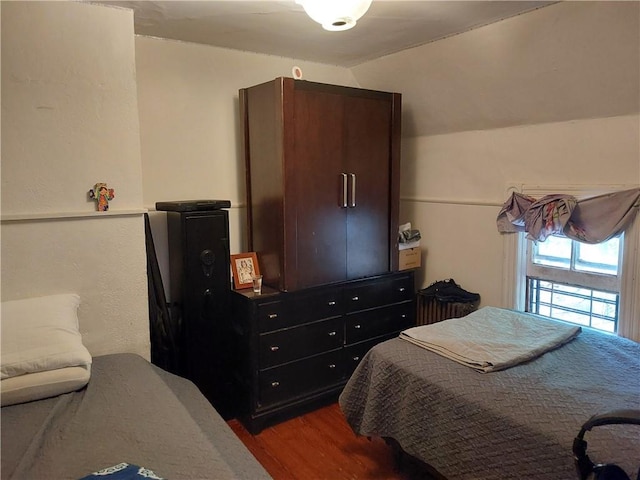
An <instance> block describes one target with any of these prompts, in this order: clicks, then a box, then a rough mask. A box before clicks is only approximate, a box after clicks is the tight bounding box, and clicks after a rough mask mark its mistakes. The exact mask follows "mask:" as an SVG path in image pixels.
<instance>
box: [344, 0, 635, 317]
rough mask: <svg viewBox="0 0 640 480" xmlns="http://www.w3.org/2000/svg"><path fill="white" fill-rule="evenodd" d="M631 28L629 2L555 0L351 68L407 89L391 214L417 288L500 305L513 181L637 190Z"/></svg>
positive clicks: (369, 82)
mask: <svg viewBox="0 0 640 480" xmlns="http://www.w3.org/2000/svg"><path fill="white" fill-rule="evenodd" d="M639 24H640V3H638V2H561V3H558V4H554V5H551V6H549V7H545V8H542V9H539V10H537V11H534V12H531V13H527V14H525V15H521V16H518V17H514V18H510V19H507V20H504V21H502V22H499V23H495V24H491V25H488V26H485V27H482V28H479V29H476V30H472V31H470V32H467V33H464V34H461V35H457V36H454V37H450V38H447V39H444V40H440V41H437V42H434V43H431V44H428V45H424V46H421V47H417V48H414V49H411V50H408V51H404V52H400V53H397V54H394V55H389V56H387V57H384V58H382V59H379V60H376V61H372V62H368V63H366V64H363V65H360V66H358V67H355V68H353V69H352V71H353V73H354V76H355V77H356V79H357V81H358V83H359V84H361V85H362V86H364V87H367V88H377V89H383V90H384V89H394V90H396V91H400V92H402V94H403V109H404V115H403V132H404V140H403V145H402V147H403V150H402V188H401V196H402V199H403V201H402V203H401V217H400V222H401V223H402V222H406V221H411V222H412V224H413V225H414V227H416V228H418V229H420V230H421V232H422V234H423V241H422V247H423V268H422V272H421V275H420V277H421V278H420V281H421V283H422V285H424V286H426V285H428V284H430V283H432V282H434V281H436V280H442V279H446V278H454V279H455V280H456V281H457V282H458V283H460V284H461V285H462V286H463V287H464V288H466V289H467V290H471V291H474V292H479V293H480V294H481V296H482V301H483V304H488V305H496V306H502V304H503V298H502V292H503V289H504V288H505V286H504V285H503V284H502V269H503V260H504V258H503V257H504V256H503V237H501V236H500V235H499V234H498V233H497V230H496V226H495V219H496V216H497V214H498V211H499V209H500V205H501V204H502V202H503V201H504V200H506V191H505V189H506V187H507V185H508V184H509V183H511V182H518V183H524V184H543V185H571V184H578V185H589V184H625V185H640V117H639V116H638V112H639V110H640V78H639V77H640V41H639V40H640V26H639ZM397 72H403V75H398V73H397Z"/></svg>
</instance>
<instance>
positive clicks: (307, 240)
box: [285, 89, 347, 289]
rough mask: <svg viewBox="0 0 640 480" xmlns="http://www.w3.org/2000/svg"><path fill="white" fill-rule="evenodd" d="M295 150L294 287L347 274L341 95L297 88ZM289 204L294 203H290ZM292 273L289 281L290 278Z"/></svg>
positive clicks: (341, 277)
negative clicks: (295, 277) (295, 264)
mask: <svg viewBox="0 0 640 480" xmlns="http://www.w3.org/2000/svg"><path fill="white" fill-rule="evenodd" d="M294 105H295V106H294V121H293V128H294V154H293V155H292V156H291V157H290V158H289V160H290V161H291V164H292V167H293V168H292V169H291V170H290V171H289V172H288V175H289V174H290V176H289V177H288V178H293V179H294V180H293V182H294V185H295V187H294V188H295V189H296V190H295V192H296V194H295V198H293V199H291V198H289V199H285V202H295V203H294V204H293V205H295V209H296V230H295V231H296V238H295V245H296V256H297V268H296V271H295V272H287V273H293V275H294V276H297V285H296V288H298V289H299V288H305V287H310V286H315V285H323V284H326V283H332V282H337V281H341V280H344V279H345V278H346V254H347V253H346V236H347V235H346V212H347V208H346V200H347V199H346V192H345V188H346V186H347V184H346V180H347V175H346V173H347V172H346V171H345V170H344V150H343V148H344V140H343V125H344V115H345V109H344V97H343V96H341V95H337V94H335V93H330V92H325V91H316V90H309V89H296V91H295V100H294ZM289 205H292V204H289ZM290 279H291V275H290V278H289V279H288V283H290Z"/></svg>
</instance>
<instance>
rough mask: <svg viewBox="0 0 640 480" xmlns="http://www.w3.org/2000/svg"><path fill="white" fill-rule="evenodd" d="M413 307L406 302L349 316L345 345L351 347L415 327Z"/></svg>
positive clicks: (411, 303)
mask: <svg viewBox="0 0 640 480" xmlns="http://www.w3.org/2000/svg"><path fill="white" fill-rule="evenodd" d="M413 306H414V304H413V302H405V303H399V304H394V305H389V306H387V307H381V308H376V309H373V310H367V311H364V312H358V313H353V314H350V315H347V319H346V324H345V343H346V344H347V345H350V344H353V343H357V342H361V341H364V340H368V339H370V338H374V337H379V336H382V335H386V334H389V333H392V332H398V331H400V330H404V329H405V328H409V327H411V326H413V324H414V323H415V320H414V318H415V317H414V314H415V312H414V307H413Z"/></svg>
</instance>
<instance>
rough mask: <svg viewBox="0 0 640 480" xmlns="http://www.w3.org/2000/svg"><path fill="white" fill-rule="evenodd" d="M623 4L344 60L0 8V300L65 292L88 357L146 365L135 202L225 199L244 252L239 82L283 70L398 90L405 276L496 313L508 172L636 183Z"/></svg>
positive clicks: (101, 15)
mask: <svg viewBox="0 0 640 480" xmlns="http://www.w3.org/2000/svg"><path fill="white" fill-rule="evenodd" d="M637 8H638V4H637V2H624V3H622V4H608V2H585V3H583V2H563V3H559V4H556V5H551V6H548V7H545V8H542V9H540V10H537V11H535V12H531V13H529V14H526V15H522V16H519V17H515V18H511V19H507V20H505V21H503V22H499V23H496V24H492V25H488V26H486V27H483V28H480V29H476V30H472V31H469V32H467V33H464V34H461V35H457V36H455V37H451V38H448V39H444V40H441V41H438V42H434V43H432V44H428V45H424V46H422V47H417V48H415V49H412V50H410V51H406V52H400V53H398V54H394V55H390V56H388V57H385V58H382V59H378V60H374V61H371V62H368V63H366V64H363V65H359V66H356V67H353V68H351V69H347V68H340V67H334V66H329V65H321V64H316V63H310V62H305V61H303V60H301V59H287V58H279V57H271V56H266V55H260V54H252V53H247V52H238V51H233V50H228V49H220V48H214V47H206V46H201V45H195V44H189V43H182V42H175V41H169V40H162V39H158V38H149V37H136V36H135V35H134V33H133V25H132V19H131V15H130V14H129V13H127V12H126V11H123V10H119V9H113V8H107V7H103V6H96V5H84V4H77V3H72V2H64V3H58V2H56V3H51V4H49V3H46V2H45V3H31V2H25V3H14V2H10V3H7V2H3V4H2V11H1V13H2V45H3V47H2V66H3V69H2V72H3V78H2V80H3V82H2V84H3V90H2V92H3V99H2V108H3V110H2V120H3V121H2V134H3V137H4V146H3V157H4V158H3V160H4V161H3V162H2V216H3V224H2V298H3V300H10V299H15V298H24V297H28V296H30V295H33V294H38V295H46V294H54V293H61V292H66V291H73V292H76V293H78V294H79V295H80V296H81V298H82V305H81V307H80V311H79V315H80V318H81V330H82V334H83V339H84V340H85V342H86V344H87V346H88V348H89V350H90V351H91V352H92V354H94V355H99V354H103V353H110V352H134V353H139V354H141V355H143V356H145V357H147V358H148V356H149V338H148V326H147V321H146V318H147V317H146V315H147V299H146V275H145V273H146V270H145V256H144V232H143V231H142V228H141V225H142V220H141V213H142V212H143V211H144V209H149V210H153V205H154V204H155V202H157V201H164V200H175V199H185V198H225V199H229V200H231V202H232V207H231V209H230V220H231V242H232V243H231V251H232V252H241V251H244V250H245V245H246V243H245V242H246V238H245V237H244V231H243V224H244V187H243V172H242V160H241V156H240V154H239V148H240V147H239V144H238V140H237V137H238V128H239V126H238V113H237V110H238V108H237V94H238V89H239V88H242V87H248V86H250V85H253V84H256V83H259V82H262V81H267V80H269V79H272V78H275V77H277V76H281V75H288V74H289V72H290V71H291V67H292V65H294V64H296V65H299V66H300V67H302V69H303V71H304V75H305V77H306V78H308V79H313V80H315V81H321V82H327V83H337V84H343V85H359V86H362V87H366V88H375V89H382V90H390V91H398V92H401V93H402V94H403V103H404V113H405V118H404V119H403V120H404V121H403V144H402V152H403V153H402V172H403V174H402V189H401V198H402V202H401V218H400V220H401V222H404V221H411V222H412V224H413V225H414V226H415V227H416V228H419V229H420V230H421V232H422V235H423V240H422V244H423V246H424V249H425V250H424V252H423V255H424V258H423V265H424V266H423V268H422V270H421V271H420V272H419V273H418V277H419V284H420V285H418V286H426V285H428V284H430V283H431V282H433V281H435V280H438V279H442V278H451V277H452V278H455V279H456V280H457V281H458V282H460V283H461V284H462V285H463V286H465V288H467V289H469V290H471V291H478V292H480V293H481V294H482V299H483V303H485V304H487V305H498V306H500V305H505V302H504V299H503V298H504V297H503V296H504V292H505V290H506V289H507V286H506V285H505V282H504V280H503V263H504V261H505V259H504V253H503V239H502V238H501V236H500V235H499V234H498V233H497V232H496V229H495V216H496V214H497V211H498V210H499V206H500V204H501V203H502V202H503V201H504V199H505V197H506V188H507V186H508V184H509V183H510V182H519V183H523V184H530V185H602V184H605V185H629V184H631V185H637V184H638V182H640V153H639V149H638V145H639V143H640V133H639V122H640V117H639V103H640V102H639V100H638V94H639V91H638V90H639V89H638V70H639V69H638V61H639V60H638V42H637V41H636V40H637V38H638V28H639V27H638V15H637ZM95 32H100V34H101V35H100V36H96V35H95ZM436 66H437V67H438V68H436ZM399 71H402V72H405V74H404V75H402V76H399V75H398V74H397V72H399ZM443 72H445V73H444V74H443ZM105 79H106V80H105ZM479 99H480V100H479ZM505 99H507V100H506V101H505ZM25 102H26V104H27V105H29V107H28V108H25V107H24V105H25ZM60 106H64V107H65V108H64V109H61V108H59V107H60ZM70 106H72V108H70ZM550 171H553V175H552V176H551V175H550V174H549V172H550ZM97 181H106V182H108V183H109V185H110V186H112V187H113V188H115V190H116V197H115V199H114V200H113V203H112V208H113V212H115V213H113V214H112V215H109V217H108V218H105V219H97V218H95V217H94V216H87V217H79V218H76V217H74V216H73V215H69V213H71V214H73V213H74V212H82V211H87V212H89V211H91V210H92V209H93V208H94V207H93V205H92V204H91V203H90V202H89V201H88V200H87V199H86V191H87V190H88V189H89V188H91V187H92V186H93V184H95V182H97ZM118 211H120V212H121V214H119V213H118ZM151 214H152V222H153V227H154V234H155V235H156V243H157V244H158V245H162V244H163V243H164V242H166V237H163V225H162V222H163V217H162V215H161V214H157V213H154V212H153V211H152V212H151ZM43 219H44V220H43ZM165 235H166V234H165ZM470 237H471V238H473V241H469V238H470ZM158 254H159V257H160V262H161V268H163V269H164V270H165V271H166V265H167V262H168V261H167V259H166V256H167V253H166V251H162V250H161V249H160V248H159V252H158ZM469 265H473V268H469ZM631 267H632V268H633V267H634V266H633V265H631ZM635 268H636V269H637V268H639V267H638V266H637V265H635ZM163 273H164V272H163ZM165 278H166V277H165ZM165 286H166V287H167V288H168V285H165ZM636 288H637V287H636ZM104 312H109V313H108V316H105V313H104Z"/></svg>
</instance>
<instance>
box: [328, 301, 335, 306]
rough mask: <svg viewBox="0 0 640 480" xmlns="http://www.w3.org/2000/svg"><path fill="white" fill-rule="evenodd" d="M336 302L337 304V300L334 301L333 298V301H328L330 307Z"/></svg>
mask: <svg viewBox="0 0 640 480" xmlns="http://www.w3.org/2000/svg"><path fill="white" fill-rule="evenodd" d="M335 304H336V302H334V301H333V300H331V301H330V302H329V303H328V305H329V306H330V307H333V306H334V305H335Z"/></svg>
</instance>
